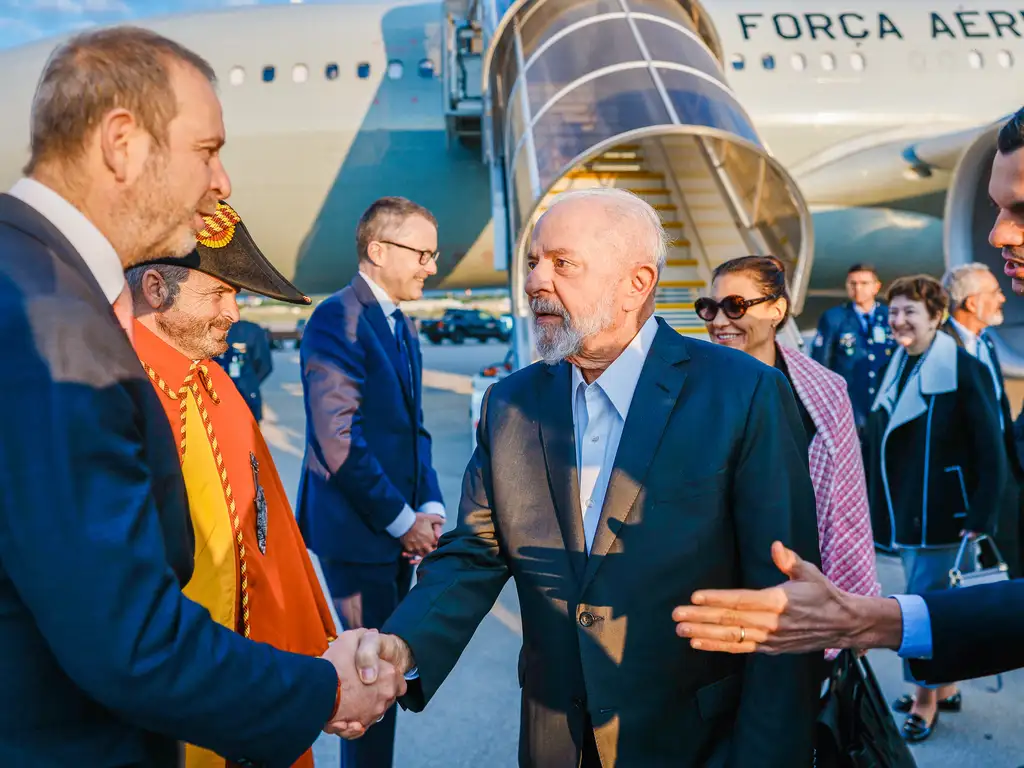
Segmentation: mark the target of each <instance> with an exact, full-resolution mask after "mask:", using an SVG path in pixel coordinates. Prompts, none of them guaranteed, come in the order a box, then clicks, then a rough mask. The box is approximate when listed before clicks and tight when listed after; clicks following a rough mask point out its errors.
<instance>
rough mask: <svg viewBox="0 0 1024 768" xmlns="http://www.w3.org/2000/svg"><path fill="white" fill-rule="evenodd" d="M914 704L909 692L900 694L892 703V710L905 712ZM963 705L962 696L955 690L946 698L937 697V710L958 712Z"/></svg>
mask: <svg viewBox="0 0 1024 768" xmlns="http://www.w3.org/2000/svg"><path fill="white" fill-rule="evenodd" d="M913 706H914V697H913V696H911V695H910V694H909V693H906V694H904V695H903V696H900V697H899V698H898V699H896V701H894V702H893V703H892V710H893V712H901V713H903V714H906V713H907V712H909V711H910V710H911V708H913ZM962 707H963V698H962V697H961V696H960V691H957V692H956V693H954V694H953V695H952V696H950V697H949V698H946V699H939V712H959V711H960V710H961V708H962Z"/></svg>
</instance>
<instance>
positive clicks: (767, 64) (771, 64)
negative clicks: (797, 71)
mask: <svg viewBox="0 0 1024 768" xmlns="http://www.w3.org/2000/svg"><path fill="white" fill-rule="evenodd" d="M761 66H762V67H764V68H765V69H775V57H774V56H772V55H771V54H770V53H766V54H765V55H764V56H762V57H761Z"/></svg>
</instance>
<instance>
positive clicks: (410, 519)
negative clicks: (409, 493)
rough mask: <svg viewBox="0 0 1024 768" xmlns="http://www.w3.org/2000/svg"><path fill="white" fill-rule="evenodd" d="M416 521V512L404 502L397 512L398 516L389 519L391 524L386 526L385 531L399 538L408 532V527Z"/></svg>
mask: <svg viewBox="0 0 1024 768" xmlns="http://www.w3.org/2000/svg"><path fill="white" fill-rule="evenodd" d="M415 523H416V513H415V512H413V510H412V507H410V506H409V505H408V504H406V505H405V506H404V507H402V511H401V512H399V513H398V517H396V518H395V519H394V520H392V521H391V525H389V526H388V527H387V532H388V533H389V534H391V536H393V537H394V538H396V539H400V538H402V537H403V536H405V534H407V533H408V532H409V529H410V528H412V527H413V525H414V524H415Z"/></svg>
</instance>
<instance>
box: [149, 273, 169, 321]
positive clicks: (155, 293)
mask: <svg viewBox="0 0 1024 768" xmlns="http://www.w3.org/2000/svg"><path fill="white" fill-rule="evenodd" d="M169 293H170V292H169V291H168V290H167V283H166V282H164V276H163V275H161V274H160V273H159V272H157V271H156V270H155V269H147V270H146V271H145V272H144V273H143V274H142V297H143V299H145V302H146V304H147V305H148V306H149V308H150V309H152V310H153V311H157V310H160V309H162V308H163V306H164V304H166V303H167V297H168V295H169Z"/></svg>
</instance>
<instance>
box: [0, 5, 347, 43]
mask: <svg viewBox="0 0 1024 768" xmlns="http://www.w3.org/2000/svg"><path fill="white" fill-rule="evenodd" d="M288 2H290V0H0V49H2V48H11V47H13V46H16V45H21V44H22V43H28V42H31V41H33V40H39V39H41V38H45V37H51V36H53V35H59V34H64V33H67V32H73V31H76V30H79V29H85V28H87V27H91V26H95V25H97V24H116V23H119V22H124V21H130V20H131V19H142V18H146V17H150V16H165V15H167V14H170V13H189V12H193V11H202V10H210V9H214V8H223V7H226V6H232V5H281V4H284V3H288ZM304 2H329V0H304Z"/></svg>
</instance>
